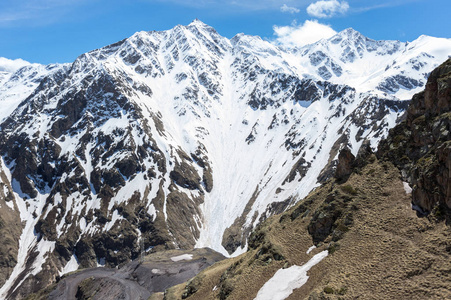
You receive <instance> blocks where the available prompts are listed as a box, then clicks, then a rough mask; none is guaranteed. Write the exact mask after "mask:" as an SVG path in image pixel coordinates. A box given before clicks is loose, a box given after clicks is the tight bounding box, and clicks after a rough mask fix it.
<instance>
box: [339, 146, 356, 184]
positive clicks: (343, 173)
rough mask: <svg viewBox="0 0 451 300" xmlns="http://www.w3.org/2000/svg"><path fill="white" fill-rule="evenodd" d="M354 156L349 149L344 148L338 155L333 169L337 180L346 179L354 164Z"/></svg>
mask: <svg viewBox="0 0 451 300" xmlns="http://www.w3.org/2000/svg"><path fill="white" fill-rule="evenodd" d="M354 161H355V156H354V154H352V152H351V150H349V149H348V148H344V149H342V150H341V151H340V154H339V155H338V164H337V169H336V170H335V178H337V179H338V180H339V181H346V179H348V177H349V175H351V173H352V169H353V166H354Z"/></svg>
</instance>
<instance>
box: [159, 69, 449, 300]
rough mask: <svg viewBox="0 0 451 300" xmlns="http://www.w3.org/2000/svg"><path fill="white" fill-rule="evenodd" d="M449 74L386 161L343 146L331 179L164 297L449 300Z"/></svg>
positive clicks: (395, 139)
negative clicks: (242, 248)
mask: <svg viewBox="0 0 451 300" xmlns="http://www.w3.org/2000/svg"><path fill="white" fill-rule="evenodd" d="M450 71H451V60H448V61H446V62H445V63H444V64H442V65H441V66H440V67H439V68H437V69H436V70H435V71H433V72H432V74H431V76H430V77H429V79H428V83H427V85H426V89H425V91H424V92H422V93H420V94H417V95H415V97H414V98H413V101H412V104H411V105H410V106H409V109H408V113H407V120H406V121H404V122H402V123H401V124H400V125H398V126H396V127H395V128H394V129H393V130H391V131H390V134H389V136H388V138H387V139H386V140H383V141H382V143H381V145H380V148H379V150H378V153H377V154H378V156H379V157H380V159H378V158H377V156H376V155H375V154H372V153H371V151H370V149H368V148H366V149H365V148H362V151H360V153H359V155H358V156H357V157H354V156H353V155H352V153H350V151H349V150H348V149H344V150H343V151H342V152H341V153H340V162H339V167H337V172H336V173H335V178H333V179H330V180H329V181H328V182H327V183H326V184H324V185H322V186H321V187H318V188H317V189H315V190H314V191H313V192H312V193H310V195H309V196H308V197H306V198H305V199H303V200H302V201H300V202H299V203H298V204H296V205H295V206H294V207H293V208H291V209H290V210H288V211H287V212H285V213H283V214H281V215H275V216H272V217H270V218H268V219H267V220H266V221H265V222H263V223H261V224H260V225H259V226H258V227H257V229H256V230H255V231H254V232H253V233H252V234H251V236H250V239H249V250H248V251H247V252H246V253H245V254H242V255H241V256H238V257H235V258H233V259H229V260H225V261H222V262H220V263H218V264H216V265H214V266H212V267H210V268H208V269H206V270H204V271H203V272H201V273H200V274H199V275H198V276H196V277H195V278H194V279H192V280H190V281H188V282H187V283H185V284H182V285H179V286H176V287H174V288H171V289H169V290H168V291H167V292H166V293H165V297H164V299H166V300H169V299H180V298H182V299H309V300H316V299H387V298H393V299H449V298H450V297H451V289H450V282H451V276H450V272H449V270H450V268H451V264H450V261H451V260H450V259H451V240H450V238H449V236H450V230H451V229H450V226H449V220H450V219H449V218H450V214H449V211H450V207H449V205H448V203H447V199H448V196H447V191H449V188H450V186H451V182H450V180H449V178H448V177H447V175H448V174H449V163H448V162H449V156H446V155H445V154H446V153H449V151H448V150H449V149H450V145H449V141H450V136H449V133H448V132H449V131H448V129H449V117H448V116H449V113H450V105H451V93H450V89H449V87H450V86H451V82H450V74H451V72H450ZM420 122H421V125H420V126H419V123H420ZM431 128H435V130H430V129H431ZM419 136H421V138H418V137H419ZM403 156H406V158H402V157H403ZM407 159H410V160H409V161H408V163H406V160H407ZM426 162H428V163H427V164H426ZM394 164H396V165H398V166H399V168H400V169H398V168H396V167H395V165H394ZM403 178H408V179H409V180H411V182H412V183H413V184H414V185H413V190H412V189H410V187H409V185H408V184H407V183H406V182H403ZM417 212H419V214H417ZM283 272H285V273H286V274H288V275H285V276H284V277H283V278H281V279H280V278H279V279H277V278H278V277H277V276H278V274H281V273H282V274H283ZM292 278H298V280H297V282H292V281H290V280H291V279H292ZM299 282H300V283H299ZM266 287H269V288H266Z"/></svg>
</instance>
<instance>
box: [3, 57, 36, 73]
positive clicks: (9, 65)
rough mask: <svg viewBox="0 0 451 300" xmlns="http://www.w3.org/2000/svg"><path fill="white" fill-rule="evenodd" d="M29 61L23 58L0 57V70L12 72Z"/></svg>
mask: <svg viewBox="0 0 451 300" xmlns="http://www.w3.org/2000/svg"><path fill="white" fill-rule="evenodd" d="M29 64H30V63H29V62H28V61H25V60H23V59H20V58H19V59H14V60H12V59H8V58H4V57H0V71H4V72H14V71H17V70H18V69H20V68H22V67H24V66H27V65H29Z"/></svg>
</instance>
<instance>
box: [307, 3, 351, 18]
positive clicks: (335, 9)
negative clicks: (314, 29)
mask: <svg viewBox="0 0 451 300" xmlns="http://www.w3.org/2000/svg"><path fill="white" fill-rule="evenodd" d="M348 9H349V4H348V2H346V1H341V2H339V1H337V0H321V1H317V2H315V3H312V4H310V5H309V6H308V7H307V13H308V14H309V15H311V16H313V17H317V18H331V17H333V16H335V15H339V14H344V13H346V12H347V11H348Z"/></svg>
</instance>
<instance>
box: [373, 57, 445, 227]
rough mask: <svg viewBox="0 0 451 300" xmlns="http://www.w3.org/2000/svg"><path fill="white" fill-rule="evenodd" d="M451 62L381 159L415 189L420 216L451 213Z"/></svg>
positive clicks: (384, 146) (415, 103)
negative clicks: (393, 167) (385, 160)
mask: <svg viewBox="0 0 451 300" xmlns="http://www.w3.org/2000/svg"><path fill="white" fill-rule="evenodd" d="M450 108H451V59H448V60H447V61H446V62H444V63H443V64H442V65H441V66H440V67H438V68H437V69H435V70H434V71H433V72H432V73H431V75H430V77H429V79H428V82H427V84H426V88H425V90H424V92H421V93H419V94H416V95H415V96H414V97H413V99H412V102H411V104H410V106H409V108H408V110H407V117H406V121H405V122H402V123H401V124H399V125H398V126H396V127H395V128H393V129H392V130H391V131H390V134H389V136H388V138H387V139H386V140H385V141H383V142H382V143H381V144H380V146H379V150H378V156H379V157H383V158H384V159H387V160H390V161H391V162H393V163H394V164H395V165H397V166H398V167H399V168H400V169H401V171H402V175H403V177H404V179H405V180H406V181H408V182H409V183H410V185H411V187H412V207H413V208H414V209H415V210H417V212H418V214H419V215H427V214H429V213H431V212H434V215H436V216H437V217H439V218H443V217H445V216H446V218H447V221H448V222H449V221H450V220H451V219H450V216H451V214H450V212H451V176H450V174H451V173H450V172H451V156H450V153H451V142H450V141H451V111H450Z"/></svg>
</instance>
